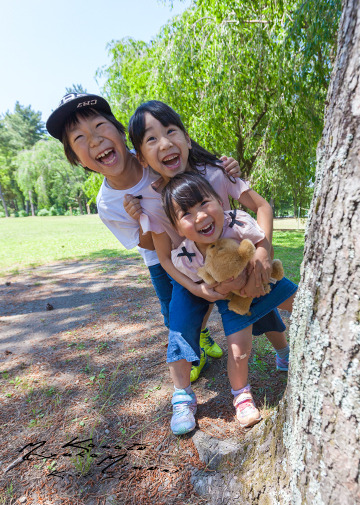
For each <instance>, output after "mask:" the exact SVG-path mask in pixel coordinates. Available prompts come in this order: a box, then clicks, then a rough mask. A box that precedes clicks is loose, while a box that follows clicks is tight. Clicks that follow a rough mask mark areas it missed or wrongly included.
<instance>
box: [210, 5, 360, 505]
mask: <svg viewBox="0 0 360 505" xmlns="http://www.w3.org/2000/svg"><path fill="white" fill-rule="evenodd" d="M359 2H360V0H347V1H345V2H344V5H343V14H342V18H341V22H340V27H339V35H338V54H337V57H336V62H335V66H334V70H333V74H332V79H331V83H330V87H329V91H328V97H327V103H328V108H327V111H326V114H325V126H324V131H323V136H322V139H321V141H320V143H319V145H318V150H317V158H318V162H317V171H316V183H315V191H314V196H313V201H312V204H311V209H310V219H309V223H308V227H307V231H306V242H305V253H304V261H303V264H302V268H301V270H302V271H301V282H300V285H299V292H298V294H297V297H296V300H295V304H294V311H293V315H292V323H291V328H290V340H291V353H290V371H289V382H288V388H287V391H286V393H285V395H284V399H283V400H282V401H281V403H280V405H279V408H278V412H277V413H276V415H274V416H273V417H272V418H269V419H267V420H266V421H265V422H262V423H260V424H259V425H258V426H256V427H254V428H253V429H252V430H251V432H250V433H248V434H247V435H246V439H245V441H244V443H243V444H242V446H241V449H240V452H239V453H238V455H237V456H236V458H235V464H234V463H233V464H231V466H230V467H228V468H226V465H225V464H224V466H223V467H222V468H221V469H220V470H221V473H220V474H219V475H220V476H221V479H222V482H223V483H224V480H225V483H226V486H227V487H226V491H228V490H230V491H229V493H230V495H229V493H228V496H229V501H219V502H215V501H210V502H211V503H229V504H230V503H239V504H240V503H241V504H242V505H245V504H251V505H254V504H258V505H262V504H263V505H268V504H275V503H276V504H283V505H285V504H286V505H290V504H291V505H303V504H304V505H310V504H316V505H354V504H360V483H359V465H360V451H359V442H360V440H359V439H360V429H359V426H360V401H359V399H360V394H359V384H360V366H359V360H360V301H359V292H360V240H359V237H360V212H359V202H360V160H359V152H360V59H359V54H360V5H359ZM228 459H229V458H228ZM230 468H232V471H229V470H230ZM234 468H236V469H237V471H236V473H235V474H234ZM202 478H203V481H204V476H202ZM211 479H213V480H212V482H210V481H209V484H208V488H207V492H209V496H211V493H214V491H213V490H214V489H216V486H215V484H214V483H215V480H214V479H215V477H211ZM234 479H235V481H234ZM219 482H220V480H219ZM234 482H235V483H234ZM234 498H236V500H235V499H234Z"/></svg>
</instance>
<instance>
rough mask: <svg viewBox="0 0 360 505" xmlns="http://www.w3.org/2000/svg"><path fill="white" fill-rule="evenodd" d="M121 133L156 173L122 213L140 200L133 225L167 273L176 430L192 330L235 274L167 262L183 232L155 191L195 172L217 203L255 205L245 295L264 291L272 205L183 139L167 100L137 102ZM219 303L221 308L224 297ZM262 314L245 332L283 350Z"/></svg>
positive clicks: (186, 410)
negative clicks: (218, 277) (217, 280)
mask: <svg viewBox="0 0 360 505" xmlns="http://www.w3.org/2000/svg"><path fill="white" fill-rule="evenodd" d="M129 134H130V138H131V141H132V143H133V146H134V148H135V150H136V153H137V157H138V159H139V161H140V162H141V164H142V165H143V166H145V167H148V166H150V167H151V168H152V169H153V170H154V171H155V172H157V173H158V174H159V175H160V176H161V177H160V178H159V180H158V181H155V182H154V183H153V184H152V189H153V193H152V195H151V194H148V195H147V198H142V199H141V200H140V201H139V200H138V199H137V198H136V197H135V195H133V196H132V198H130V199H129V200H128V205H127V206H126V207H125V208H126V210H127V211H128V212H129V214H130V215H132V214H133V213H134V214H133V215H134V217H135V213H138V212H139V207H140V204H141V208H142V212H143V214H142V215H141V217H140V225H141V229H142V230H143V232H144V233H145V232H148V231H151V232H152V238H153V242H154V246H155V249H156V252H157V254H158V257H159V260H160V263H161V265H162V267H163V268H164V269H165V271H166V272H167V273H168V274H169V275H170V276H171V277H172V278H173V290H172V298H171V302H170V309H169V312H170V331H169V345H168V351H167V361H168V363H169V368H170V375H171V378H172V380H173V383H174V387H175V392H174V395H173V399H172V403H173V416H172V419H171V428H172V431H173V433H175V434H177V435H179V434H183V433H187V432H189V431H192V430H193V429H194V428H195V417H194V414H195V411H196V397H195V394H194V392H193V391H192V389H191V386H190V370H191V365H192V363H194V364H196V365H197V364H198V363H199V358H200V347H199V338H198V335H199V333H200V330H201V323H202V321H203V318H204V316H205V314H206V313H207V310H208V308H209V302H216V301H218V300H224V299H225V297H226V294H227V293H228V292H229V291H231V290H233V289H240V288H241V284H242V279H235V280H234V281H233V282H229V283H226V286H218V287H216V290H215V289H214V287H212V286H208V285H207V284H205V283H197V282H194V281H193V280H191V279H190V278H189V277H188V276H187V275H184V274H183V273H181V272H180V271H179V270H177V269H176V268H175V266H174V265H173V263H172V261H171V250H172V249H173V248H176V247H178V246H179V245H180V243H181V242H182V240H183V237H181V236H180V235H179V234H178V233H177V232H176V230H174V228H173V226H172V225H171V223H170V221H169V220H168V218H167V217H166V215H165V212H164V210H163V209H162V206H161V202H159V196H160V193H161V191H162V189H163V188H164V187H165V186H166V185H167V184H168V183H169V182H170V180H171V179H172V178H173V177H175V176H176V175H177V174H181V173H184V172H200V173H201V174H203V175H204V177H205V178H206V179H207V180H208V182H209V183H210V184H211V186H213V187H214V188H215V190H216V192H217V193H218V195H219V197H220V198H221V201H222V202H223V203H224V208H225V209H227V210H230V205H229V198H228V197H229V196H231V197H232V198H234V199H236V200H238V201H239V202H240V203H241V204H242V205H244V206H245V207H247V208H249V209H251V210H252V211H254V212H256V214H257V220H258V223H259V225H260V226H261V228H262V229H263V230H264V233H265V235H264V238H263V240H261V241H260V242H258V244H257V249H256V253H255V256H254V258H253V260H252V267H253V273H252V274H251V275H250V276H249V282H248V284H247V286H246V289H247V291H246V293H245V294H246V295H247V296H251V297H256V296H260V295H263V294H265V293H264V290H263V287H262V285H263V283H267V282H268V281H269V278H270V272H271V258H270V252H271V240H272V211H271V207H270V205H269V204H268V203H267V202H266V201H265V200H264V199H263V198H262V197H261V196H260V195H258V194H257V193H256V192H255V191H253V190H252V189H250V188H249V186H248V185H247V183H246V182H245V181H243V180H241V179H236V180H232V179H231V178H229V177H228V176H227V175H226V174H225V173H224V171H223V170H222V168H221V162H220V161H219V160H218V158H217V157H216V156H215V155H213V154H211V153H209V152H208V151H206V150H205V149H203V148H202V147H201V146H199V145H198V144H197V143H196V142H194V141H193V140H191V139H190V137H189V135H188V133H187V132H186V130H185V127H184V125H183V123H182V121H181V119H180V116H179V115H178V114H177V113H176V112H175V111H174V110H173V109H171V107H169V106H168V105H166V104H164V103H162V102H159V101H156V100H153V101H150V102H146V103H145V104H142V105H141V106H140V107H138V109H137V110H136V111H135V113H134V115H133V116H132V118H131V119H130V122H129ZM159 203H160V206H159ZM249 284H250V288H249ZM295 291H296V286H295V285H292V286H291V289H289V292H288V293H287V296H285V298H284V299H286V298H288V297H289V296H291V295H292V294H293V293H294V292H295ZM224 304H225V305H224V307H227V304H226V302H224ZM274 307H276V305H274ZM263 315H264V317H262V318H261V320H260V319H259V320H258V321H257V322H255V323H254V329H253V333H254V334H255V335H260V334H262V333H266V334H267V336H268V338H269V339H270V338H271V342H272V343H273V345H274V347H275V348H276V349H277V350H279V352H280V351H281V352H283V353H284V354H283V356H284V357H285V355H286V357H287V356H288V345H287V342H286V338H285V334H284V329H285V326H284V324H283V322H282V321H281V318H280V316H279V314H278V312H277V311H276V309H275V310H274V311H271V312H270V311H267V312H264V314H263ZM249 324H250V323H249ZM255 326H256V329H255Z"/></svg>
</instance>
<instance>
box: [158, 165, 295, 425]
mask: <svg viewBox="0 0 360 505" xmlns="http://www.w3.org/2000/svg"><path fill="white" fill-rule="evenodd" d="M162 201H163V206H164V210H165V212H166V215H167V217H168V219H169V221H170V223H171V224H172V225H173V226H174V228H175V229H176V231H177V233H178V234H179V235H181V236H184V237H185V240H184V241H183V242H182V243H181V244H180V245H179V247H177V248H176V249H173V250H172V252H171V258H172V262H173V264H174V266H175V267H176V268H177V269H178V270H179V271H180V272H182V273H183V274H184V275H186V276H188V277H189V278H190V279H192V280H193V281H194V282H197V283H202V279H201V277H199V275H198V273H197V271H198V269H199V268H200V267H202V266H203V265H204V259H205V256H206V249H207V247H208V246H209V245H210V244H212V243H213V242H215V240H217V239H219V238H232V239H235V240H236V241H238V242H239V243H240V242H241V241H242V240H243V239H245V238H246V239H249V240H251V241H252V242H253V243H254V245H255V247H256V245H257V244H259V243H261V241H262V240H263V239H264V236H265V234H264V232H263V231H262V230H261V228H260V227H259V226H258V224H257V223H256V221H255V220H254V219H253V218H252V217H251V216H250V215H249V214H247V213H246V212H243V211H240V210H237V211H224V209H223V204H222V201H221V199H220V197H219V195H218V194H217V193H216V192H215V190H214V189H213V188H212V186H211V185H210V184H209V183H208V182H207V180H206V179H204V178H203V177H202V176H201V175H199V174H195V173H184V174H180V175H177V176H175V177H174V178H172V179H171V180H170V181H169V183H168V184H167V185H166V186H165V187H164V189H163V192H162ZM291 284H292V283H291V281H289V280H288V279H286V278H284V279H282V280H281V281H279V282H277V283H276V284H275V285H273V284H272V285H271V286H272V290H271V292H270V293H269V294H267V295H264V296H262V297H260V298H256V299H254V301H253V303H252V305H251V308H250V315H245V316H240V315H238V314H236V313H235V312H233V311H231V310H229V309H228V307H227V302H226V301H225V300H224V301H218V302H216V303H217V305H218V307H219V311H220V313H221V316H222V321H223V326H224V331H225V335H226V337H227V341H228V366H227V369H228V376H229V381H230V384H231V392H232V394H233V395H234V406H235V409H236V416H237V419H238V421H239V423H240V425H241V426H242V427H243V428H245V427H250V426H252V425H253V424H255V423H257V422H258V421H260V419H261V416H260V412H259V410H258V409H257V408H256V406H255V404H254V400H253V398H252V395H251V392H250V385H249V384H248V359H249V355H250V352H251V345H252V324H253V323H254V322H256V321H257V320H258V319H260V318H261V317H262V316H263V315H264V314H266V313H268V312H270V311H271V310H272V309H273V308H275V307H277V306H279V305H280V304H281V303H283V302H285V301H286V299H287V298H289V295H288V293H289V287H290V292H291V290H292V287H291Z"/></svg>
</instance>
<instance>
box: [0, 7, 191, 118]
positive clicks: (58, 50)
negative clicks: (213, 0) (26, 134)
mask: <svg viewBox="0 0 360 505" xmlns="http://www.w3.org/2000/svg"><path fill="white" fill-rule="evenodd" d="M173 4H174V5H173V8H172V9H171V7H170V1H169V0H167V1H161V0H127V1H126V0H100V1H99V0H71V1H70V2H60V0H0V7H1V18H2V27H1V30H0V65H1V67H0V68H1V69H2V72H1V74H2V76H3V77H2V79H1V84H0V90H1V93H0V116H2V115H3V114H4V113H6V112H7V111H9V112H13V111H14V107H15V102H16V101H19V102H20V104H21V105H24V106H29V105H31V108H32V109H33V110H35V111H40V112H41V113H42V120H43V121H44V122H46V119H47V118H48V116H49V115H50V113H51V112H52V110H54V109H55V108H56V107H57V105H58V103H59V102H60V99H61V97H62V96H63V95H64V94H65V89H66V88H69V87H71V86H72V84H81V85H82V86H83V87H84V88H85V89H86V90H87V91H88V92H89V93H95V94H101V88H100V86H101V82H100V83H97V82H96V80H95V74H96V70H97V69H99V68H101V67H103V66H104V65H105V66H108V65H109V64H110V58H109V57H108V54H107V49H106V46H107V44H108V43H109V42H111V41H112V40H119V39H121V38H123V37H133V38H134V39H137V40H144V41H145V42H149V41H150V40H151V39H152V38H154V37H155V35H156V34H157V33H158V32H159V30H160V28H161V27H162V26H163V25H164V24H165V23H166V22H167V21H168V20H169V19H171V18H172V17H173V16H175V15H176V14H179V13H181V12H183V11H184V10H185V9H186V8H187V7H188V6H189V5H190V4H191V0H184V1H181V0H174V2H173Z"/></svg>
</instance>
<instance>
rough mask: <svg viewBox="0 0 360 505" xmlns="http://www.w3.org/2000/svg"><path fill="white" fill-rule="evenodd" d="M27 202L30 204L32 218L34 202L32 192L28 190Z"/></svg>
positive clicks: (33, 215)
mask: <svg viewBox="0 0 360 505" xmlns="http://www.w3.org/2000/svg"><path fill="white" fill-rule="evenodd" d="M29 202H30V207H31V215H32V217H35V209H34V202H33V199H32V191H31V189H29Z"/></svg>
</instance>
